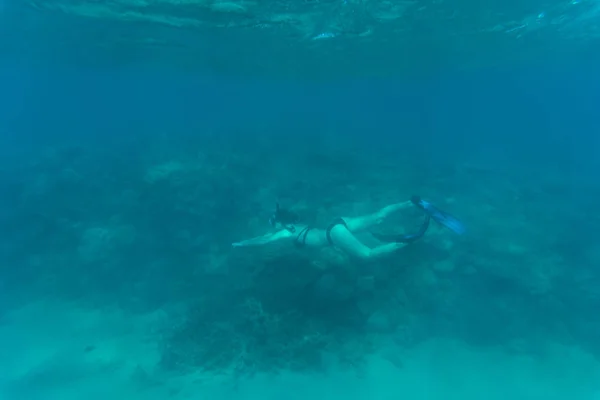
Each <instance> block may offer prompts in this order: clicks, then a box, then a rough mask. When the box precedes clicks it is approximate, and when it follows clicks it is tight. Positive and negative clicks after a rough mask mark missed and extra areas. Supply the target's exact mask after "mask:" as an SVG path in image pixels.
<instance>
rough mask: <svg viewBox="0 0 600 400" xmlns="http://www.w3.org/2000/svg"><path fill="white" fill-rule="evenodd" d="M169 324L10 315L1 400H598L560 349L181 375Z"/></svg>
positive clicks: (62, 313) (65, 314) (0, 326)
mask: <svg viewBox="0 0 600 400" xmlns="http://www.w3.org/2000/svg"><path fill="white" fill-rule="evenodd" d="M165 323H167V318H166V316H165V314H164V313H161V312H157V313H154V314H151V315H145V316H139V315H138V316H132V315H127V314H124V313H122V312H120V311H118V310H115V309H113V310H110V309H105V310H85V309H81V308H76V307H74V306H72V305H69V304H62V303H56V302H53V301H44V302H38V303H32V304H30V305H29V306H27V307H23V308H21V309H18V310H13V311H11V312H8V313H6V314H5V315H4V316H3V317H2V319H1V320H0V339H1V341H0V347H1V349H2V350H1V356H0V399H3V400H13V399H14V400H42V399H43V400H53V399H60V400H81V399H84V400H96V399H98V400H100V399H102V400H107V399H110V400H121V399H123V400H125V399H126V400H134V399H147V400H157V399H174V400H179V399H205V400H221V399H223V400H224V399H228V400H237V399H240V400H254V399H260V400H296V399H298V400H300V399H302V400H307V399H313V400H315V399H344V400H354V399H357V400H358V399H369V400H392V399H394V400H396V399H403V400H411V399H415V400H417V399H432V400H434V399H440V400H441V399H444V400H451V399H461V400H469V399H486V400H494V399H503V400H506V399H544V400H551V399H569V400H579V399H581V400H600V362H599V361H598V360H595V359H594V357H592V356H591V355H589V354H586V353H585V352H583V351H581V350H580V349H578V348H575V347H572V348H571V347H564V346H559V345H556V346H553V347H552V348H551V349H549V350H548V351H547V354H544V355H543V357H541V356H540V357H536V358H533V357H530V356H518V355H514V354H513V355H510V354H506V353H505V352H503V351H502V350H500V349H491V348H488V349H483V348H473V347H470V346H467V345H465V344H462V343H460V342H456V341H452V340H448V339H438V340H431V341H428V342H426V343H422V344H420V345H419V346H417V347H414V348H412V349H409V350H401V349H383V350H382V355H381V356H379V355H374V356H373V357H372V358H371V359H370V362H369V363H368V364H367V365H366V366H365V368H364V370H362V371H361V373H360V374H357V373H356V371H348V370H338V371H336V370H335V369H331V370H330V371H329V372H327V373H322V374H311V375H300V374H295V373H280V374H278V375H277V376H272V375H259V376H254V377H252V378H235V377H234V376H233V375H227V374H223V375H219V376H210V375H206V374H202V373H194V374H188V375H175V374H172V373H166V372H164V371H162V370H161V369H160V368H158V367H157V364H158V360H159V348H158V344H157V343H159V342H160V340H159V337H158V335H160V329H159V328H160V326H161V325H163V324H165ZM390 351H398V352H399V354H401V356H399V357H400V358H401V365H400V363H398V362H394V363H392V362H390V357H389V353H390ZM383 354H386V355H385V356H384V355H383Z"/></svg>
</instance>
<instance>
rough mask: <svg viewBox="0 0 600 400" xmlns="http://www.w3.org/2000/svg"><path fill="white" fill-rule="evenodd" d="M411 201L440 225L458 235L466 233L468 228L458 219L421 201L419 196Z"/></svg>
mask: <svg viewBox="0 0 600 400" xmlns="http://www.w3.org/2000/svg"><path fill="white" fill-rule="evenodd" d="M410 201H411V202H412V203H413V204H414V205H415V206H417V207H419V208H420V209H421V210H423V211H424V212H425V213H426V214H427V215H429V216H430V217H431V218H433V220H434V221H435V222H437V223H438V224H441V225H443V226H445V227H446V228H448V229H450V230H451V231H452V232H454V233H456V234H458V235H462V234H463V233H465V231H466V228H465V226H464V225H463V223H462V222H461V221H460V220H459V219H458V218H456V217H454V216H452V215H450V214H448V213H447V212H444V211H442V210H440V209H439V208H437V207H435V206H434V205H433V204H431V203H430V202H428V201H425V200H423V199H421V198H420V197H419V196H413V197H412V198H411V199H410Z"/></svg>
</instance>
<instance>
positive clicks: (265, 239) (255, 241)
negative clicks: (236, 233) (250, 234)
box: [232, 229, 292, 247]
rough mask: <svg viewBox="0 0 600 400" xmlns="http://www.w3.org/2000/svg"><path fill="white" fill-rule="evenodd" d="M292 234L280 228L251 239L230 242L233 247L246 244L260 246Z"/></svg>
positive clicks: (286, 237) (245, 245)
mask: <svg viewBox="0 0 600 400" xmlns="http://www.w3.org/2000/svg"><path fill="white" fill-rule="evenodd" d="M291 236H292V233H291V232H290V231H288V230H287V229H282V230H280V231H278V232H275V233H268V234H266V235H263V236H258V237H255V238H252V239H246V240H242V241H240V242H235V243H232V246H233V247H247V246H262V245H265V244H269V243H272V242H276V241H279V240H282V239H288V238H290V237H291Z"/></svg>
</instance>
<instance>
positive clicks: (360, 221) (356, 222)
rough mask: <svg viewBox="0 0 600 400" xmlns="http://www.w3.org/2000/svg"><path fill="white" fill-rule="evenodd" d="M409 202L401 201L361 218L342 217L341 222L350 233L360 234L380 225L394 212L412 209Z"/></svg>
mask: <svg viewBox="0 0 600 400" xmlns="http://www.w3.org/2000/svg"><path fill="white" fill-rule="evenodd" d="M412 205H413V204H412V203H411V201H410V200H407V201H403V202H402V203H396V204H391V205H389V206H387V207H383V208H382V209H381V210H379V211H377V212H375V213H373V214H369V215H363V216H361V217H344V218H343V220H344V222H346V226H347V227H348V230H349V231H350V232H360V231H364V230H367V229H370V228H372V227H374V226H376V225H378V224H380V223H381V222H382V221H383V220H384V219H385V218H387V217H388V216H389V215H390V214H393V213H395V212H396V211H399V210H403V209H406V208H409V207H412Z"/></svg>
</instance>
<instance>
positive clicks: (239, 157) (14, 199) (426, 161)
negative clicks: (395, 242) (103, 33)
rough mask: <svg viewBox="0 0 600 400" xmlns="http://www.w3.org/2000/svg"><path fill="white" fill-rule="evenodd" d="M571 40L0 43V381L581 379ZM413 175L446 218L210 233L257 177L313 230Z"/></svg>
mask: <svg viewBox="0 0 600 400" xmlns="http://www.w3.org/2000/svg"><path fill="white" fill-rule="evenodd" d="M1 11H2V3H0V12H1ZM585 56H586V55H585V54H584V55H583V56H582V57H581V59H579V58H575V59H570V60H568V61H564V62H558V61H555V62H553V63H551V64H547V63H544V64H542V63H536V62H531V63H528V64H525V65H523V64H519V65H518V66H517V65H516V64H515V65H511V64H510V63H507V64H506V65H504V66H502V67H482V68H480V69H477V70H469V71H468V72H463V73H457V72H447V73H443V72H440V73H439V74H431V75H424V76H419V77H414V76H408V75H407V76H403V75H402V74H398V76H396V77H393V78H391V77H390V78H362V79H361V78H356V77H354V78H344V79H340V80H336V81H335V82H333V81H332V82H326V81H325V82H323V81H320V82H315V81H314V80H303V79H300V78H299V79H296V80H293V79H291V78H282V77H278V78H273V79H269V78H265V77H260V78H258V77H246V78H240V77H239V76H238V77H235V78H234V77H231V76H228V75H226V74H215V73H213V74H206V73H194V72H191V71H189V70H186V71H181V70H178V69H177V68H173V67H165V66H164V65H161V66H158V65H148V64H136V63H133V64H129V65H127V66H122V65H120V66H116V65H115V66H110V65H106V64H105V63H102V66H97V67H90V66H87V67H83V66H81V65H79V66H75V65H68V63H49V62H48V63H43V62H41V63H33V62H31V61H30V60H28V61H24V60H23V59H14V58H9V57H5V58H2V59H1V61H0V87H1V88H2V91H1V93H0V206H1V209H2V211H1V212H0V224H1V225H0V229H1V230H0V238H1V239H2V245H1V246H0V254H1V255H2V257H3V259H2V262H1V265H0V290H1V292H2V294H1V295H0V301H1V302H2V303H0V304H1V306H0V338H1V340H2V343H4V344H5V346H4V347H3V350H1V351H2V353H3V356H2V357H0V372H1V373H0V393H2V396H3V398H6V399H28V400H34V399H50V398H57V399H58V398H60V399H71V398H73V399H75V398H81V396H82V395H85V396H86V397H88V398H90V399H94V398H106V396H112V397H114V398H127V399H134V398H140V399H142V398H144V399H154V398H156V399H159V398H160V399H163V398H167V397H168V398H174V399H185V398H206V399H221V398H222V399H225V398H227V399H251V398H262V399H283V398H285V399H294V398H307V397H313V398H322V399H325V398H342V397H344V398H349V399H364V398H373V399H388V398H397V397H394V396H403V397H404V398H410V399H451V398H457V399H458V398H460V399H470V398H472V399H480V398H482V397H485V398H498V399H500V398H502V399H505V398H516V399H563V398H568V399H582V400H583V399H586V400H587V399H597V398H600V383H599V382H600V361H599V360H598V357H599V356H600V342H599V341H598V339H597V338H598V337H600V319H599V317H598V313H597V309H598V307H599V306H600V294H599V292H598V289H597V288H598V287H599V286H598V284H599V283H600V271H599V270H598V265H600V248H599V245H598V241H597V238H596V237H597V235H596V233H597V231H598V226H599V225H598V224H599V222H600V213H599V212H598V211H597V204H598V201H600V179H599V174H598V171H599V170H600V157H599V156H600V136H599V135H598V133H599V132H600V119H599V118H598V104H600V76H599V75H598V74H597V71H598V68H599V66H600V65H599V64H598V63H597V62H596V61H594V60H593V57H591V58H590V57H585ZM165 166H167V167H165ZM161 168H162V169H161ZM165 168H167V169H168V168H174V170H173V171H174V172H173V171H171V172H169V173H165V172H164V171H165ZM162 173H164V174H165V175H161V174H162ZM415 193H417V194H422V195H423V196H425V197H427V198H430V199H432V201H434V202H435V203H436V204H440V205H441V206H442V207H444V208H447V209H449V210H451V211H452V213H453V214H456V215H458V216H460V218H461V219H463V220H464V221H465V223H466V224H467V226H468V227H469V231H468V233H467V234H466V235H465V237H460V238H457V237H454V236H452V235H451V234H450V233H449V232H447V231H444V230H441V229H439V228H437V227H436V229H435V230H434V231H433V232H432V233H431V235H430V236H429V233H428V235H427V236H426V240H425V241H424V242H422V243H421V242H419V243H418V244H416V245H415V246H414V247H410V248H408V249H405V250H403V251H401V252H399V253H396V254H393V255H392V256H390V257H389V258H384V259H381V260H378V261H375V262H372V263H367V264H362V263H356V262H355V261H354V260H351V259H348V258H345V256H344V255H343V253H340V252H338V251H337V250H335V249H331V248H327V249H325V250H323V251H322V252H320V253H319V252H317V254H313V253H308V252H307V253H304V252H302V251H300V250H298V249H294V248H291V249H287V250H285V249H284V250H281V249H279V250H275V249H274V250H265V251H262V250H260V249H259V250H255V249H252V250H248V251H246V250H240V251H237V249H232V248H231V243H232V242H234V241H236V240H240V239H244V238H248V237H251V236H256V235H260V234H263V233H265V232H266V231H268V230H269V229H270V228H269V226H268V224H267V219H268V217H269V215H270V213H271V211H272V209H273V206H274V203H275V200H276V199H278V198H279V199H282V201H284V202H285V205H286V206H289V207H291V208H293V209H295V210H297V211H298V212H299V213H300V214H301V215H302V216H303V218H305V219H307V220H309V221H311V223H312V224H315V225H319V226H320V225H326V224H327V223H328V221H331V220H333V219H334V218H335V217H337V216H339V215H357V214H361V213H366V212H372V211H375V210H377V209H378V208H381V207H383V206H385V205H386V204H387V203H389V202H391V201H401V200H405V199H407V198H408V197H409V196H410V195H412V194H415ZM412 217H414V215H413V216H411V215H409V216H408V217H406V218H407V219H401V220H400V221H396V222H394V223H392V224H388V225H386V226H385V229H388V230H389V229H391V230H395V229H397V226H396V225H395V224H396V223H400V222H402V223H408V224H411V223H412V224H414V221H412V220H410V218H412ZM403 218H404V217H403ZM409 220H410V221H409ZM406 221H408V222H406ZM411 221H412V222H411ZM361 239H363V237H361ZM364 240H365V241H366V243H369V244H370V245H373V242H372V239H368V238H367V239H364ZM369 240H371V242H369ZM365 282H367V283H365ZM368 282H374V283H373V285H372V286H369V284H368ZM365 285H366V286H365ZM365 287H367V288H366V289H365ZM315 288H317V289H318V290H317V289H315ZM319 291H321V292H319ZM211 340H214V343H213V342H210V341H211ZM311 340H312V341H311ZM240 343H242V344H240ZM294 396H296V397H294Z"/></svg>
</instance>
